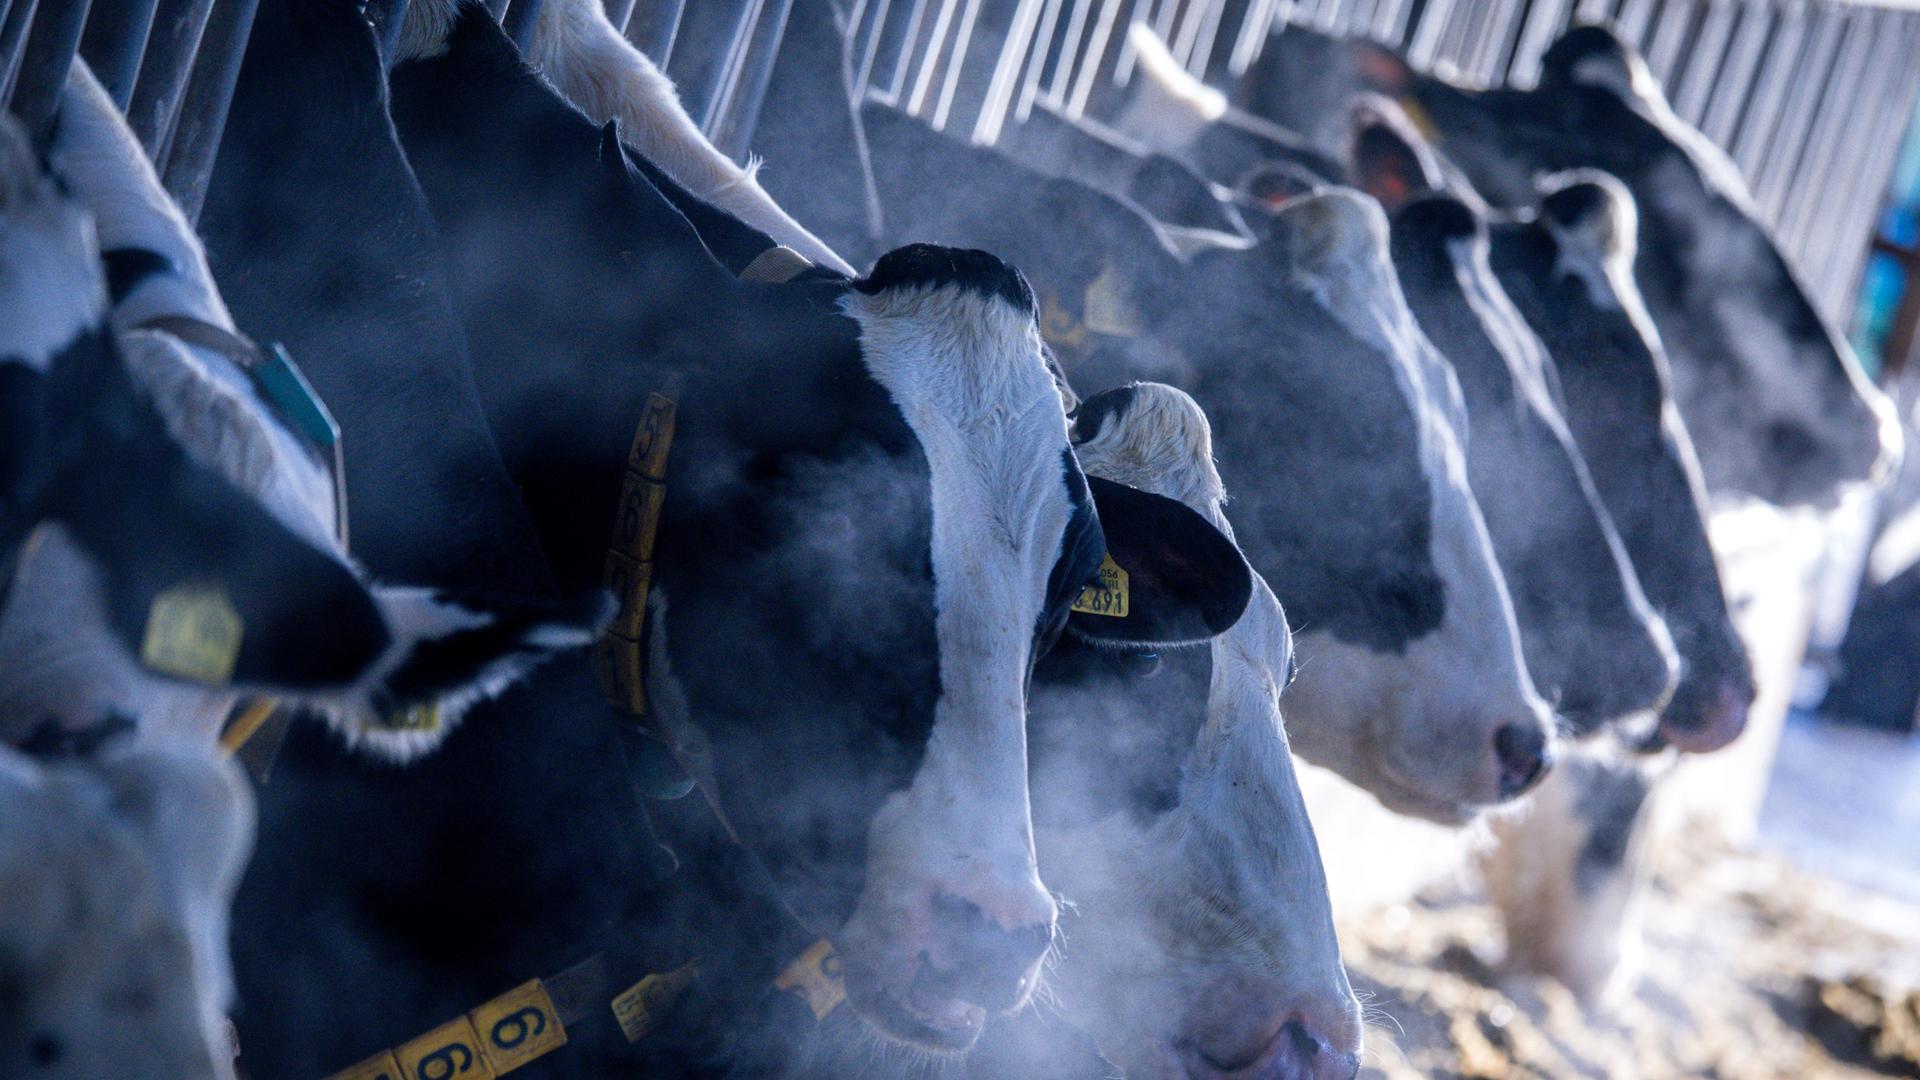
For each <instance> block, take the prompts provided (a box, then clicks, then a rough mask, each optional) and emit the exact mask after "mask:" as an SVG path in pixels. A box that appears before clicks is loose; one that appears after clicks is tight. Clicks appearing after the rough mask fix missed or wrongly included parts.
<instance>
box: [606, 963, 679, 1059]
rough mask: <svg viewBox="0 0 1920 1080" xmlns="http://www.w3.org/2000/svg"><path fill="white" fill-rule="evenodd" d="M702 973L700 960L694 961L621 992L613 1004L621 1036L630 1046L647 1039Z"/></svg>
mask: <svg viewBox="0 0 1920 1080" xmlns="http://www.w3.org/2000/svg"><path fill="white" fill-rule="evenodd" d="M699 974H700V961H698V960H694V961H690V962H688V963H687V964H685V965H683V966H681V967H679V968H676V969H675V970H673V971H669V972H666V973H665V974H654V975H649V976H647V977H646V978H644V979H641V980H640V981H639V982H637V983H634V984H633V985H632V986H629V987H627V988H626V989H625V990H623V991H621V992H620V994H619V996H617V997H615V998H614V999H613V1002H612V1004H613V1018H614V1019H615V1020H616V1021H618V1022H619V1024H620V1033H621V1034H623V1035H625V1036H626V1037H627V1041H628V1042H630V1043H631V1042H639V1041H640V1040H641V1039H644V1038H646V1037H647V1033H648V1032H650V1031H652V1030H653V1029H654V1028H657V1027H659V1026H660V1022H661V1021H662V1020H663V1019H665V1018H666V1014H667V1010H669V1009H671V1008H673V1004H674V1002H676V1001H678V1000H679V999H680V994H681V992H682V991H684V990H686V988H687V987H688V986H689V985H691V984H692V982H693V980H694V979H695V978H696V977H698V976H699Z"/></svg>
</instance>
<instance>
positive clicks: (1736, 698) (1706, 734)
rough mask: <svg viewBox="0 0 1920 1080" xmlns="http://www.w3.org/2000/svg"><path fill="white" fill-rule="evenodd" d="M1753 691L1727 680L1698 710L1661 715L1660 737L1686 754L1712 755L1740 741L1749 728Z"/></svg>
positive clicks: (1679, 710) (1673, 710)
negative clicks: (1748, 708) (1748, 720)
mask: <svg viewBox="0 0 1920 1080" xmlns="http://www.w3.org/2000/svg"><path fill="white" fill-rule="evenodd" d="M1752 704H1753V687H1752V686H1751V685H1750V684H1748V683H1746V682H1745V681H1742V680H1732V679H1729V680H1725V681H1723V682H1721V684H1720V686H1719V688H1718V689H1717V690H1716V691H1715V692H1714V694H1713V696H1712V697H1710V698H1708V699H1707V700H1706V701H1705V702H1704V703H1702V704H1701V706H1700V707H1699V708H1698V709H1677V708H1669V709H1668V710H1666V711H1665V712H1663V713H1661V714H1660V727H1659V729H1658V732H1657V734H1658V736H1659V738H1660V740H1661V741H1662V742H1665V743H1666V744H1667V745H1668V746H1671V747H1673V748H1674V749H1676V750H1678V751H1680V752H1681V753H1683V754H1710V753H1712V752H1714V751H1715V750H1719V749H1722V748H1723V747H1725V746H1726V745H1727V744H1728V743H1731V742H1732V741H1733V740H1735V739H1737V738H1739V737H1740V733H1741V732H1742V731H1745V730H1746V727H1747V707H1748V706H1750V705H1752Z"/></svg>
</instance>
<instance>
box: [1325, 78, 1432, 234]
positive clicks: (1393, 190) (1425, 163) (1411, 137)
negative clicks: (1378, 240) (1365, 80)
mask: <svg viewBox="0 0 1920 1080" xmlns="http://www.w3.org/2000/svg"><path fill="white" fill-rule="evenodd" d="M1398 112H1399V110H1398V109H1396V108H1395V107H1394V106H1393V104H1392V103H1391V102H1387V101H1380V100H1365V101H1362V102H1360V103H1359V104H1357V105H1355V106H1354V110H1353V140H1352V144H1351V146H1350V147H1349V148H1348V167H1349V168H1350V169H1352V171H1353V177H1354V182H1355V184H1356V185H1357V186H1358V187H1359V188H1360V190H1362V191H1364V192H1366V193H1367V194H1369V195H1371V196H1373V197H1374V198H1375V199H1378V200H1379V201H1380V205H1381V206H1383V207H1385V208H1386V209H1387V211H1388V212H1389V213H1391V212H1393V211H1395V210H1398V209H1399V208H1401V207H1402V206H1405V205H1406V204H1407V203H1408V202H1410V201H1411V200H1412V199H1413V198H1415V197H1416V196H1418V195H1420V194H1422V193H1424V192H1427V191H1432V190H1434V189H1436V188H1438V187H1439V186H1440V177H1439V169H1438V168H1437V167H1436V166H1435V164H1434V162H1433V159H1432V153H1431V151H1430V150H1429V149H1428V148H1427V146H1426V144H1425V142H1424V141H1423V140H1422V139H1421V138H1420V136H1419V135H1417V134H1415V133H1414V131H1413V126H1412V125H1411V124H1410V123H1407V122H1406V121H1405V118H1404V117H1402V116H1398V115H1396V114H1397V113H1398Z"/></svg>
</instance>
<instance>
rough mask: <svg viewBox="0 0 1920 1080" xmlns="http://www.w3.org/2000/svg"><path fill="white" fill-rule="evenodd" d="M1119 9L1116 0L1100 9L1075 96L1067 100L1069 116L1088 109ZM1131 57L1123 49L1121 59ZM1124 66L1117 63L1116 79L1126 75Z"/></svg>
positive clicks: (1089, 40)
mask: <svg viewBox="0 0 1920 1080" xmlns="http://www.w3.org/2000/svg"><path fill="white" fill-rule="evenodd" d="M1119 10H1120V5H1119V3H1118V2H1117V0H1116V2H1113V3H1109V4H1108V5H1107V6H1106V7H1105V8H1103V9H1101V11H1100V19H1099V21H1098V22H1096V23H1095V24H1094V27H1093V36H1092V37H1091V38H1089V39H1088V41H1087V51H1086V54H1085V55H1084V56H1083V57H1082V59H1081V62H1080V74H1079V78H1078V79H1077V80H1076V81H1075V82H1074V87H1073V97H1072V99H1070V100H1069V101H1068V102H1067V115H1068V116H1071V117H1075V118H1078V117H1080V116H1082V115H1084V114H1085V113H1086V111H1087V99H1088V98H1090V97H1092V96H1093V83H1094V80H1095V79H1096V78H1098V77H1099V75H1100V60H1101V58H1102V57H1104V56H1105V55H1106V54H1107V44H1108V42H1110V41H1111V40H1112V39H1113V24H1114V21H1115V17H1116V16H1117V15H1118V14H1119ZM1123 40H1124V38H1123ZM1131 59H1132V56H1131V55H1130V54H1128V53H1127V52H1126V50H1124V49H1123V50H1122V56H1121V60H1122V61H1127V60H1131ZM1123 67H1125V64H1124V63H1116V65H1115V69H1114V77H1115V78H1116V79H1124V78H1125V77H1126V73H1125V72H1123V71H1122V70H1121V68H1123Z"/></svg>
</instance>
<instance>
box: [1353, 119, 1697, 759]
mask: <svg viewBox="0 0 1920 1080" xmlns="http://www.w3.org/2000/svg"><path fill="white" fill-rule="evenodd" d="M1388 108H1390V106H1388ZM1421 149H1422V148H1421V147H1420V146H1419V144H1418V141H1417V139H1416V138H1413V137H1410V135H1405V134H1403V132H1402V131H1400V130H1397V129H1396V125H1395V124H1394V122H1393V120H1392V119H1390V118H1389V117H1388V116H1386V115H1385V114H1384V113H1383V112H1381V111H1378V110H1375V109H1364V110H1362V111H1360V112H1358V113H1357V115H1356V121H1355V130H1354V135H1353V150H1352V168H1353V171H1354V174H1355V177H1354V178H1355V180H1356V182H1357V183H1359V184H1360V185H1361V186H1362V187H1363V188H1364V189H1365V190H1367V191H1368V192H1369V193H1370V194H1372V195H1374V196H1375V197H1376V198H1378V199H1379V200H1380V201H1381V202H1382V204H1383V205H1385V206H1386V207H1387V208H1388V210H1389V211H1390V212H1391V215H1392V231H1393V236H1392V250H1393V260H1394V267H1395V269H1396V270H1397V271H1398V272H1399V277H1400V283H1401V287H1402V288H1403V290H1404V291H1405V293H1406V296H1407V302H1408V304H1409V305H1410V306H1411V307H1412V309H1413V312H1414V315H1415V317H1417V318H1418V319H1419V320H1420V325H1421V327H1422V328H1423V329H1425V330H1426V332H1427V333H1428V335H1430V336H1431V337H1432V338H1433V340H1434V342H1435V343H1436V344H1437V345H1438V346H1439V347H1440V349H1441V351H1442V352H1443V353H1444V354H1445V355H1446V357H1447V360H1448V361H1449V362H1450V363H1451V365H1452V366H1453V369H1454V371H1455V373H1456V374H1457V375H1458V377H1459V381H1460V386H1461V389H1462V391H1463V393H1464V396H1465V399H1466V404H1467V413H1468V422H1469V426H1470V427H1471V430H1472V437H1471V438H1470V439H1469V440H1468V442H1467V467H1468V475H1469V477H1470V479H1471V480H1472V483H1473V487H1474V493H1475V495H1476V496H1477V497H1478V499H1479V501H1480V505H1481V507H1482V509H1483V510H1485V512H1486V516H1487V526H1488V529H1489V531H1490V532H1491V534H1492V536H1493V546H1494V553H1495V554H1496V555H1498V556H1499V558H1500V568H1501V570H1502V571H1504V572H1505V574H1506V579H1507V586H1508V588H1509V590H1510V591H1511V592H1512V594H1513V601H1514V612H1515V614H1516V615H1517V617H1518V618H1519V623H1520V636H1521V642H1522V644H1523V645H1524V646H1525V648H1526V656H1527V668H1528V670H1529V671H1531V672H1532V673H1533V676H1534V679H1535V681H1536V683H1537V684H1538V685H1539V686H1540V688H1541V690H1542V692H1543V693H1545V694H1546V695H1547V696H1548V698H1549V700H1551V701H1553V703H1554V705H1555V710H1556V712H1558V713H1559V715H1560V716H1561V717H1562V718H1563V719H1564V720H1565V722H1566V723H1567V725H1568V726H1569V727H1570V728H1571V729H1572V731H1573V732H1574V733H1575V734H1581V735H1584V734H1587V733H1590V732H1592V731H1594V730H1596V729H1598V728H1599V727H1600V726H1602V725H1604V724H1606V723H1607V722H1609V721H1613V720H1620V719H1623V718H1627V717H1643V716H1646V715H1650V714H1652V713H1654V712H1656V711H1658V710H1659V709H1660V708H1661V707H1662V706H1664V705H1665V704H1666V702H1667V700H1668V698H1669V696H1670V695H1671V694H1672V693H1673V690H1674V684H1675V679H1676V677H1677V669H1678V666H1679V660H1678V657H1677V656H1676V655H1675V653H1674V647H1673V642H1672V638H1671V636H1670V633H1669V631H1668V629H1667V627H1666V625H1665V624H1664V623H1663V622H1662V621H1661V619H1660V618H1659V616H1657V615H1656V614H1654V612H1653V610H1652V609H1651V608H1650V607H1649V606H1648V603H1647V598H1646V596H1645V595H1644V593H1643V592H1642V587H1641V584H1640V580H1639V577H1638V575H1637V574H1636V573H1635V570H1634V566H1633V564H1632V563H1631V562H1630V561H1629V558H1628V555H1627V551H1626V548H1625V547H1624V546H1623V544H1622V542H1621V537H1620V534H1619V533H1618V532H1617V531H1616V529H1615V527H1614V523H1613V521H1612V519H1611V517H1610V516H1609V515H1608V513H1607V511H1606V509H1605V507H1604V506H1603V505H1602V502H1601V498H1600V495H1599V493H1598V491H1597V490H1596V489H1595V487H1594V481H1593V478H1592V477H1591V476H1590V475H1589V473H1588V469H1587V464H1586V461H1585V459H1584V458H1582V457H1581V454H1580V450H1579V449H1578V447H1577V446H1576V445H1575V442H1574V438H1573V435H1572V433H1571V432H1570V431H1569V430H1568V427H1567V422H1566V420H1565V419H1564V418H1563V417H1562V416H1561V406H1560V403H1559V396H1560V394H1559V387H1558V383H1557V376H1556V373H1555V371H1554V368H1553V364H1552V359H1551V357H1550V356H1549V354H1548V353H1547V351H1546V349H1545V347H1544V346H1543V345H1542V344H1541V342H1540V340H1539V338H1538V337H1536V336H1535V335H1534V332H1533V331H1532V330H1531V329H1529V327H1528V326H1527V323H1526V321H1525V320H1524V319H1523V318H1522V316H1521V315H1520V313H1519V311H1517V310H1516V309H1515V308H1514V306H1513V303H1512V301H1511V300H1510V299H1509V298H1508V296H1507V294H1506V291H1505V290H1504V289H1503V288H1502V287H1501V285H1500V282H1499V281H1498V280H1496V278H1495V276H1494V272H1493V269H1492V267H1491V266H1490V265H1489V264H1488V261H1487V259H1488V233H1487V225H1486V221H1485V218H1484V216H1483V214H1482V213H1481V212H1479V211H1478V210H1477V209H1476V208H1475V207H1473V206H1472V205H1470V204H1469V203H1467V202H1464V201H1462V200H1460V199H1458V198H1455V197H1454V196H1452V195H1448V194H1443V193H1440V192H1437V191H1433V190H1432V189H1433V188H1434V187H1436V186H1438V183H1439V181H1438V178H1437V177H1435V176H1432V175H1431V174H1430V170H1429V168H1428V167H1427V166H1426V164H1425V163H1424V162H1423V160H1422V158H1421V157H1420V151H1421ZM1423 192H1424V193H1423Z"/></svg>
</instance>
